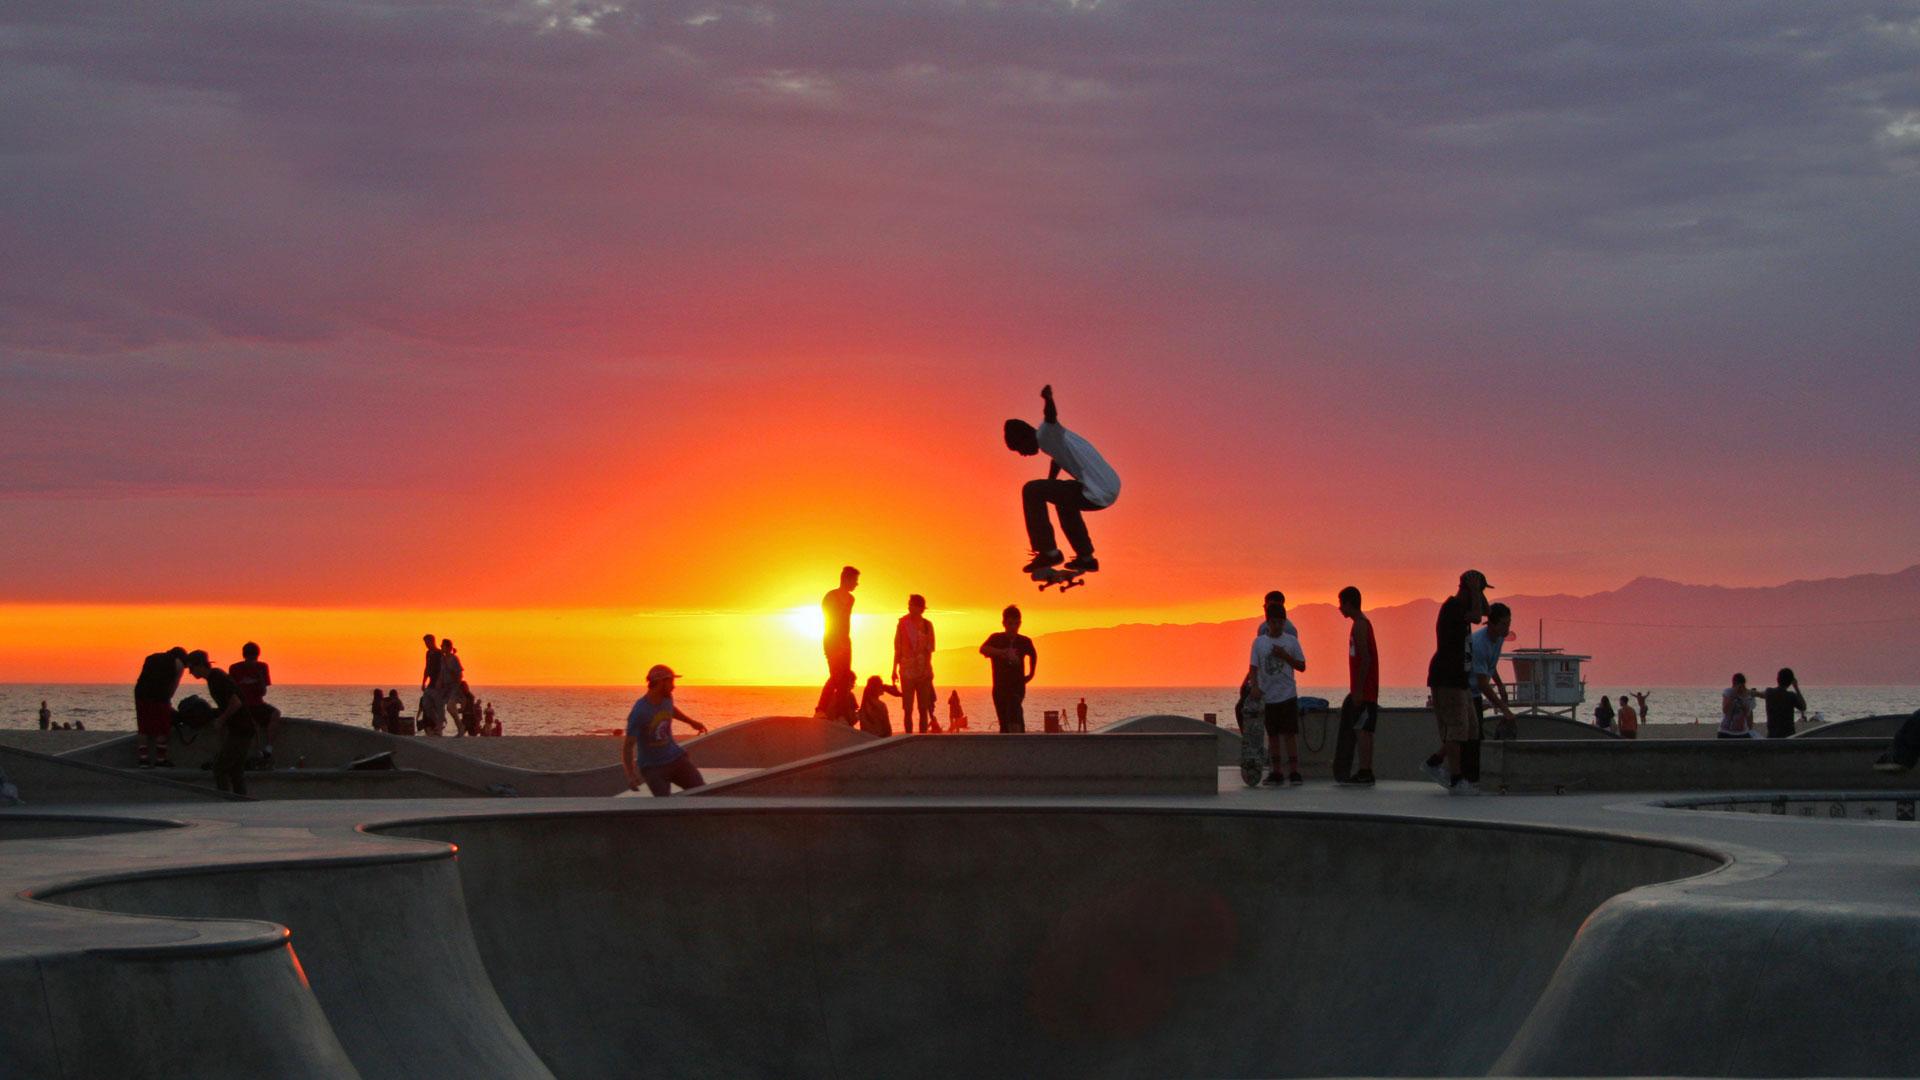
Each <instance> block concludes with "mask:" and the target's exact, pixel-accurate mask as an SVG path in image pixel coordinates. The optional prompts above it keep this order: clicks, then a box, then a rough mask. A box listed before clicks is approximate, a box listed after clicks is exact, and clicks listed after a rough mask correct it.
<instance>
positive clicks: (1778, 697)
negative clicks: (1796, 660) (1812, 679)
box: [1761, 667, 1807, 739]
mask: <svg viewBox="0 0 1920 1080" xmlns="http://www.w3.org/2000/svg"><path fill="white" fill-rule="evenodd" d="M1761 696H1762V697H1764V698H1765V699H1766V703H1767V738H1769V739H1784V738H1787V737H1788V736H1791V735H1792V734H1793V714H1794V713H1795V712H1798V713H1799V714H1800V722H1801V723H1803V724H1804V723H1806V722H1807V699H1806V698H1804V697H1802V696H1801V695H1800V678H1799V676H1797V675H1795V674H1794V673H1793V669H1792V668H1790V667H1783V668H1781V669H1780V673H1779V675H1777V676H1776V677H1775V678H1774V684H1773V685H1772V686H1769V687H1767V688H1766V690H1765V691H1763V692H1762V694H1761Z"/></svg>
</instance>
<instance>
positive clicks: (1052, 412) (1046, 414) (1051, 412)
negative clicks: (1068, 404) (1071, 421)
mask: <svg viewBox="0 0 1920 1080" xmlns="http://www.w3.org/2000/svg"><path fill="white" fill-rule="evenodd" d="M1040 400H1041V401H1044V402H1046V407H1045V408H1044V409H1043V410H1042V411H1041V414H1040V418H1041V419H1042V420H1044V421H1046V422H1047V423H1049V424H1057V423H1059V422H1060V410H1058V409H1056V408H1054V406H1053V384H1052V383H1048V384H1047V385H1045V386H1043V387H1041V388H1040Z"/></svg>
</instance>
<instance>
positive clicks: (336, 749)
mask: <svg viewBox="0 0 1920 1080" xmlns="http://www.w3.org/2000/svg"><path fill="white" fill-rule="evenodd" d="M186 737H187V735H186V733H184V732H182V731H181V730H180V729H177V728H176V729H175V732H174V735H173V739H172V741H171V743H170V746H171V757H172V760H173V763H174V765H175V766H176V767H178V769H184V770H186V772H184V773H180V772H175V773H172V774H169V775H173V776H179V777H181V778H182V779H185V780H188V781H190V782H198V780H200V779H202V778H204V779H206V780H207V782H208V783H211V776H210V775H209V774H207V773H205V772H202V771H200V766H202V765H204V764H206V763H208V762H211V761H212V760H213V757H214V755H215V754H217V753H218V752H219V749H220V737H219V735H218V734H217V733H214V732H211V731H207V732H201V733H199V734H197V735H194V736H193V737H192V741H191V742H186V741H184V739H185V738H186ZM136 738H137V736H133V735H124V736H121V737H119V738H116V739H110V740H107V741H105V742H101V743H96V744H94V745H91V746H86V747H82V748H80V749H77V750H74V751H71V752H69V753H66V754H62V755H60V757H61V759H62V760H70V761H79V762H86V763H90V764H95V765H104V766H112V767H118V768H120V769H123V770H124V769H126V768H128V767H129V766H131V765H132V764H133V761H134V747H135V740H136ZM274 740H275V741H274V757H275V764H276V766H277V767H276V768H275V769H274V770H273V771H272V777H273V780H272V781H269V782H268V783H263V784H261V785H258V786H260V788H261V790H260V792H259V793H258V794H259V797H263V798H395V797H419V798H444V797H450V796H459V795H464V794H468V793H473V794H481V793H488V792H491V793H495V794H510V795H522V796H534V797H550V796H596V795H598V796H605V795H616V794H619V793H620V792H623V791H625V790H627V779H626V772H625V770H624V769H622V767H621V765H620V743H619V740H617V739H609V740H608V744H607V745H608V757H607V763H606V764H605V765H603V766H601V767H599V768H596V769H582V770H573V771H547V770H538V769H522V768H516V767H514V766H511V765H503V764H500V763H498V762H492V761H487V760H485V759H481V758H476V757H472V756H469V755H467V754H462V753H461V752H459V751H458V750H456V749H453V748H452V745H451V744H455V743H458V742H460V741H463V740H457V739H451V738H428V737H422V736H417V735H413V736H408V735H388V734H386V733H385V732H380V731H375V730H373V729H372V728H371V727H359V726H355V725H350V724H335V723H331V722H329V721H324V720H305V719H301V718H298V717H285V718H283V719H282V720H281V722H280V727H279V730H278V731H277V733H276V734H275V736H274ZM873 740H874V736H872V735H869V734H867V733H866V732H864V731H856V730H854V729H851V728H848V727H846V726H845V725H843V724H833V723H828V722H827V721H824V720H815V719H813V718H812V717H798V716H766V717H758V718H755V719H752V720H743V721H741V722H740V723H738V724H731V725H728V726H727V727H724V728H720V729H718V730H716V731H713V732H710V733H709V734H707V735H703V736H701V737H700V738H697V739H690V740H687V741H685V742H684V743H683V744H682V745H684V746H686V747H687V749H688V750H689V751H690V752H692V753H693V755H694V760H695V761H696V762H698V763H699V764H700V765H701V766H702V767H707V766H712V767H715V768H723V769H724V768H755V769H758V768H765V767H767V766H769V765H776V764H780V763H782V762H787V761H795V760H798V759H800V758H805V757H811V756H815V755H818V754H822V753H826V752H828V751H832V750H838V749H843V748H846V747H849V746H858V745H862V744H865V743H868V742H872V741H873ZM380 753H391V754H392V755H393V760H394V764H395V765H396V766H398V767H399V768H400V769H403V770H412V771H413V772H414V773H418V774H424V775H425V776H427V777H434V778H438V779H439V780H441V781H444V783H430V782H426V781H421V782H419V783H416V784H411V785H402V784H400V783H399V782H397V781H393V780H386V781H381V780H371V781H364V780H357V779H355V778H352V777H343V776H342V774H341V773H339V772H338V771H336V770H339V769H340V768H342V767H343V766H345V765H347V764H348V763H349V762H352V761H355V760H357V759H360V758H364V757H368V756H370V755H373V754H380ZM303 760H304V761H305V762H306V768H305V769H304V770H300V771H303V772H307V773H309V775H307V776H303V777H295V778H292V779H284V777H285V775H286V774H287V773H289V772H292V771H294V770H290V769H288V768H287V767H288V766H290V765H293V764H294V763H296V762H299V761H303ZM256 775H262V776H264V775H266V774H265V773H249V774H248V784H249V787H250V788H251V787H253V786H255V784H254V781H253V777H254V776H256ZM316 776H318V777H329V776H330V777H333V778H335V779H336V781H337V783H336V784H335V787H334V790H332V791H326V790H321V789H319V788H316V787H314V786H313V785H315V784H320V783H324V782H325V781H324V780H316V779H314V777H316ZM381 784H384V785H386V787H384V788H381V787H378V786H372V787H370V785H381ZM249 793H250V794H253V793H252V792H251V791H250V792H249Z"/></svg>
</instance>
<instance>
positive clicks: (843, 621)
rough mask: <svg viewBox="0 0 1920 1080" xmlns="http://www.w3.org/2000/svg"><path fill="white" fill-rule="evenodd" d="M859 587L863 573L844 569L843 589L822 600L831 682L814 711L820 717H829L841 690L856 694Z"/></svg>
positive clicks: (824, 645)
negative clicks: (855, 615)
mask: <svg viewBox="0 0 1920 1080" xmlns="http://www.w3.org/2000/svg"><path fill="white" fill-rule="evenodd" d="M859 587H860V571H859V570H857V569H855V568H854V567H851V566H843V567H841V568H840V586H839V588H835V589H829V590H827V594H826V595H825V596H822V597H821V598H820V623H821V626H822V631H821V634H820V651H821V652H823V653H825V654H826V657H827V681H826V683H825V684H824V685H822V686H821V687H820V702H819V704H817V705H815V706H814V709H813V715H815V716H818V717H825V716H826V715H827V714H828V710H827V706H828V704H829V702H830V699H831V698H832V697H833V696H834V694H835V693H836V692H838V690H844V691H845V692H846V693H848V694H849V695H851V694H852V692H853V590H855V589H857V588H859ZM842 684H844V685H842ZM836 688H838V690H837V689H836Z"/></svg>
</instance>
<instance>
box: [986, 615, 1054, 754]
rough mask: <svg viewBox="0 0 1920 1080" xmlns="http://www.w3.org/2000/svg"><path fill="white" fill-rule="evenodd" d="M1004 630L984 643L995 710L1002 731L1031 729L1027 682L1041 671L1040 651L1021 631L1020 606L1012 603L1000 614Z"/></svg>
mask: <svg viewBox="0 0 1920 1080" xmlns="http://www.w3.org/2000/svg"><path fill="white" fill-rule="evenodd" d="M1000 625H1001V627H1002V630H1001V632H1000V633H998V634H993V635H991V636H989V637H988V638H987V640H986V642H985V643H983V644H982V645H981V646H980V655H981V656H984V657H986V658H987V662H988V666H989V667H990V668H991V669H992V671H993V711H994V715H995V716H997V717H999V720H1000V730H1001V732H1002V733H1007V732H1015V731H1025V730H1027V714H1026V710H1025V707H1024V706H1025V703H1026V700H1027V684H1028V683H1030V682H1032V681H1033V676H1034V673H1035V672H1037V671H1039V670H1040V654H1039V653H1038V652H1036V651H1034V648H1033V639H1032V638H1030V637H1028V636H1026V635H1025V634H1022V633H1021V632H1020V609H1019V608H1018V607H1015V606H1013V605H1012V604H1009V605H1007V609H1006V610H1005V611H1002V612H1001V613H1000Z"/></svg>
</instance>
